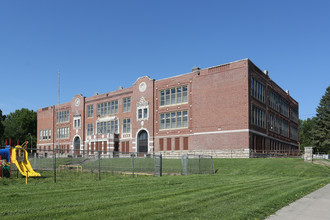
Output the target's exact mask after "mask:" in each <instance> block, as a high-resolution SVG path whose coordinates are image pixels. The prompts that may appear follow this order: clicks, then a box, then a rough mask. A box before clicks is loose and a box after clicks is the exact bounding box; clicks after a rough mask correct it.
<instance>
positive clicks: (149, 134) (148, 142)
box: [132, 127, 150, 153]
mask: <svg viewBox="0 0 330 220" xmlns="http://www.w3.org/2000/svg"><path fill="white" fill-rule="evenodd" d="M142 130H144V131H146V132H147V134H148V149H147V153H149V150H150V146H149V145H150V141H149V139H150V133H149V131H148V129H146V128H143V127H142V128H140V129H139V130H138V131H137V132H136V136H135V137H136V140H138V134H139V133H140V131H142ZM137 142H138V141H136V142H132V143H135V147H136V150H138V149H137V148H138V146H137V145H138V144H137ZM132 149H133V148H132Z"/></svg>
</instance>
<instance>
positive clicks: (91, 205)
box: [0, 158, 330, 219]
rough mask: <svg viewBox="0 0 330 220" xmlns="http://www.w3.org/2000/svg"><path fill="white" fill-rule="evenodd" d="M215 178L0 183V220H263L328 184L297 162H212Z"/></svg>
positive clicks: (316, 170)
mask: <svg viewBox="0 0 330 220" xmlns="http://www.w3.org/2000/svg"><path fill="white" fill-rule="evenodd" d="M214 166H215V169H216V170H217V173H216V174H215V175H191V176H163V177H152V176H139V177H137V178H132V177H131V176H122V175H110V174H103V175H102V179H101V181H98V178H97V177H96V176H97V173H93V174H90V173H82V174H79V173H76V172H71V173H70V174H67V173H66V175H63V174H62V176H61V174H59V178H58V181H57V183H56V184H55V183H54V182H53V177H52V174H51V172H48V173H47V172H44V173H43V176H45V178H39V179H29V183H28V185H26V184H25V178H22V177H19V178H16V175H13V176H12V177H11V178H10V179H6V178H3V179H1V180H0V189H1V199H0V207H1V208H0V219H263V218H265V217H267V216H269V215H270V214H272V213H274V212H275V211H276V210H278V209H280V208H281V207H283V206H285V205H288V204H289V203H291V202H293V201H295V200H296V199H298V198H301V197H302V196H304V195H306V194H308V193H310V192H312V191H314V190H316V189H318V188H320V187H322V186H324V185H326V184H328V183H330V168H329V167H327V166H321V165H316V164H311V163H305V162H303V160H301V159H284V158H283V159H214Z"/></svg>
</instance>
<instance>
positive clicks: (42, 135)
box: [39, 129, 52, 141]
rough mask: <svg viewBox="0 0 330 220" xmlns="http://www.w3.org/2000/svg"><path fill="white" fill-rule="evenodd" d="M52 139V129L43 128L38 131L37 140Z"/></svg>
mask: <svg viewBox="0 0 330 220" xmlns="http://www.w3.org/2000/svg"><path fill="white" fill-rule="evenodd" d="M50 139H52V131H51V130H50V129H43V130H40V131H39V140H40V141H44V140H50Z"/></svg>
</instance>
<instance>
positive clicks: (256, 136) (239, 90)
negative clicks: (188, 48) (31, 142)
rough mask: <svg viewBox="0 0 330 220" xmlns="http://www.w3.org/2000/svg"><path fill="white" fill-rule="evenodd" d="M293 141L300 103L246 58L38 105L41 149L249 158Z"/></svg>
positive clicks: (285, 148)
mask: <svg viewBox="0 0 330 220" xmlns="http://www.w3.org/2000/svg"><path fill="white" fill-rule="evenodd" d="M298 139H299V138H298V103H297V101H295V100H294V99H293V98H292V97H291V96H290V94H289V91H288V90H287V91H284V90H283V89H281V88H280V87H279V86H278V85H277V84H276V83H275V82H273V81H272V80H271V78H270V77H269V74H268V71H264V72H263V71H261V70H260V69H259V68H258V67H257V66H255V65H254V64H253V63H252V62H251V61H250V60H249V59H244V60H239V61H235V62H231V63H227V64H223V65H219V66H214V67H210V68H206V69H200V68H193V69H192V72H190V73H187V74H182V75H177V76H173V77H170V78H166V79H160V80H154V79H151V78H150V77H148V76H144V77H140V78H138V79H137V80H136V81H135V83H133V85H132V87H129V88H122V87H119V89H118V90H117V91H114V92H109V93H105V94H100V95H99V94H95V95H94V96H92V97H84V96H82V95H76V96H74V97H73V99H72V100H71V101H70V102H68V103H64V104H60V105H53V106H49V107H45V108H42V109H39V110H38V143H37V148H38V153H39V154H45V153H47V154H49V151H48V150H53V149H54V148H55V149H57V150H55V151H56V152H57V153H62V154H81V153H82V152H84V154H91V155H93V154H95V152H97V151H101V153H102V154H111V153H113V152H146V153H150V154H152V153H160V152H161V153H163V154H173V155H183V154H187V153H203V154H210V155H212V156H214V157H253V155H254V154H255V153H282V154H283V153H284V154H290V153H292V152H297V151H298V150H299V142H298ZM82 150H84V151H82Z"/></svg>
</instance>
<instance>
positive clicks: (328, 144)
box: [313, 86, 330, 153]
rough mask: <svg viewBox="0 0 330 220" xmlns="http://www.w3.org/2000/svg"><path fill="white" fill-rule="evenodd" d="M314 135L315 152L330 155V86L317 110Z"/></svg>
mask: <svg viewBox="0 0 330 220" xmlns="http://www.w3.org/2000/svg"><path fill="white" fill-rule="evenodd" d="M316 112H317V114H316V117H315V118H316V126H315V131H314V132H313V133H314V141H315V146H316V148H315V151H316V152H325V153H330V86H329V87H328V88H327V89H326V92H325V94H324V96H322V98H321V100H320V105H319V106H318V107H317V109H316Z"/></svg>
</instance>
